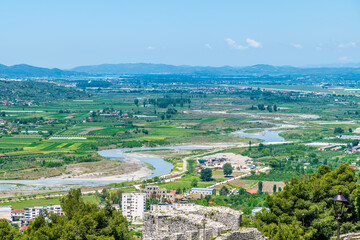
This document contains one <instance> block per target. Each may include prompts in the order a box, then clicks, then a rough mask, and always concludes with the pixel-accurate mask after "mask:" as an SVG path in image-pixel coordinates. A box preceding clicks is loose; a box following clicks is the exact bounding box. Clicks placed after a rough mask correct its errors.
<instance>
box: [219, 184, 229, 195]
mask: <svg viewBox="0 0 360 240" xmlns="http://www.w3.org/2000/svg"><path fill="white" fill-rule="evenodd" d="M228 194H229V189H228V188H227V187H225V186H223V187H222V188H221V189H220V195H222V196H227V195H228Z"/></svg>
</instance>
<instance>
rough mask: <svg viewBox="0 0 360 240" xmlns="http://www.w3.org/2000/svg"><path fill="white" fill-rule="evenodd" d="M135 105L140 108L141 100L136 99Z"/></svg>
mask: <svg viewBox="0 0 360 240" xmlns="http://www.w3.org/2000/svg"><path fill="white" fill-rule="evenodd" d="M134 104H135V105H136V106H137V107H138V106H139V99H137V98H136V99H135V100H134Z"/></svg>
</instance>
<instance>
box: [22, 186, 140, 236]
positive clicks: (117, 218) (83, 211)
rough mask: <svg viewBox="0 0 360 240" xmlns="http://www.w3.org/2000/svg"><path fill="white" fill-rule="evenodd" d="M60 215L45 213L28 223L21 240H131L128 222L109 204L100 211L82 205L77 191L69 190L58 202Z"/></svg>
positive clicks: (99, 209)
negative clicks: (60, 208)
mask: <svg viewBox="0 0 360 240" xmlns="http://www.w3.org/2000/svg"><path fill="white" fill-rule="evenodd" d="M60 202H61V207H62V209H63V211H64V213H65V214H64V215H59V214H47V213H45V216H46V218H48V219H49V220H48V221H47V220H45V218H44V216H43V215H40V216H38V217H37V218H35V220H34V221H32V222H30V224H29V226H28V228H27V229H26V230H25V231H24V234H23V237H24V239H79V240H80V239H84V240H85V239H94V240H100V239H104V240H110V239H112V240H127V239H129V240H130V239H133V238H132V235H131V233H130V232H129V229H128V222H127V220H126V218H124V217H123V216H122V214H121V212H120V211H117V210H115V209H114V208H113V207H112V206H111V204H110V201H106V205H105V207H103V208H99V207H98V206H97V205H96V204H95V203H85V202H84V201H83V200H82V197H81V191H80V189H72V190H70V191H69V192H68V194H67V195H66V196H64V197H62V198H61V199H60Z"/></svg>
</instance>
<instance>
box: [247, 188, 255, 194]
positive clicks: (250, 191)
mask: <svg viewBox="0 0 360 240" xmlns="http://www.w3.org/2000/svg"><path fill="white" fill-rule="evenodd" d="M246 192H247V193H250V194H255V193H257V190H255V189H248V190H246Z"/></svg>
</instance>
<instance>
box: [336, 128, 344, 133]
mask: <svg viewBox="0 0 360 240" xmlns="http://www.w3.org/2000/svg"><path fill="white" fill-rule="evenodd" d="M334 133H335V134H341V133H344V129H342V128H341V127H337V128H335V129H334Z"/></svg>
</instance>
